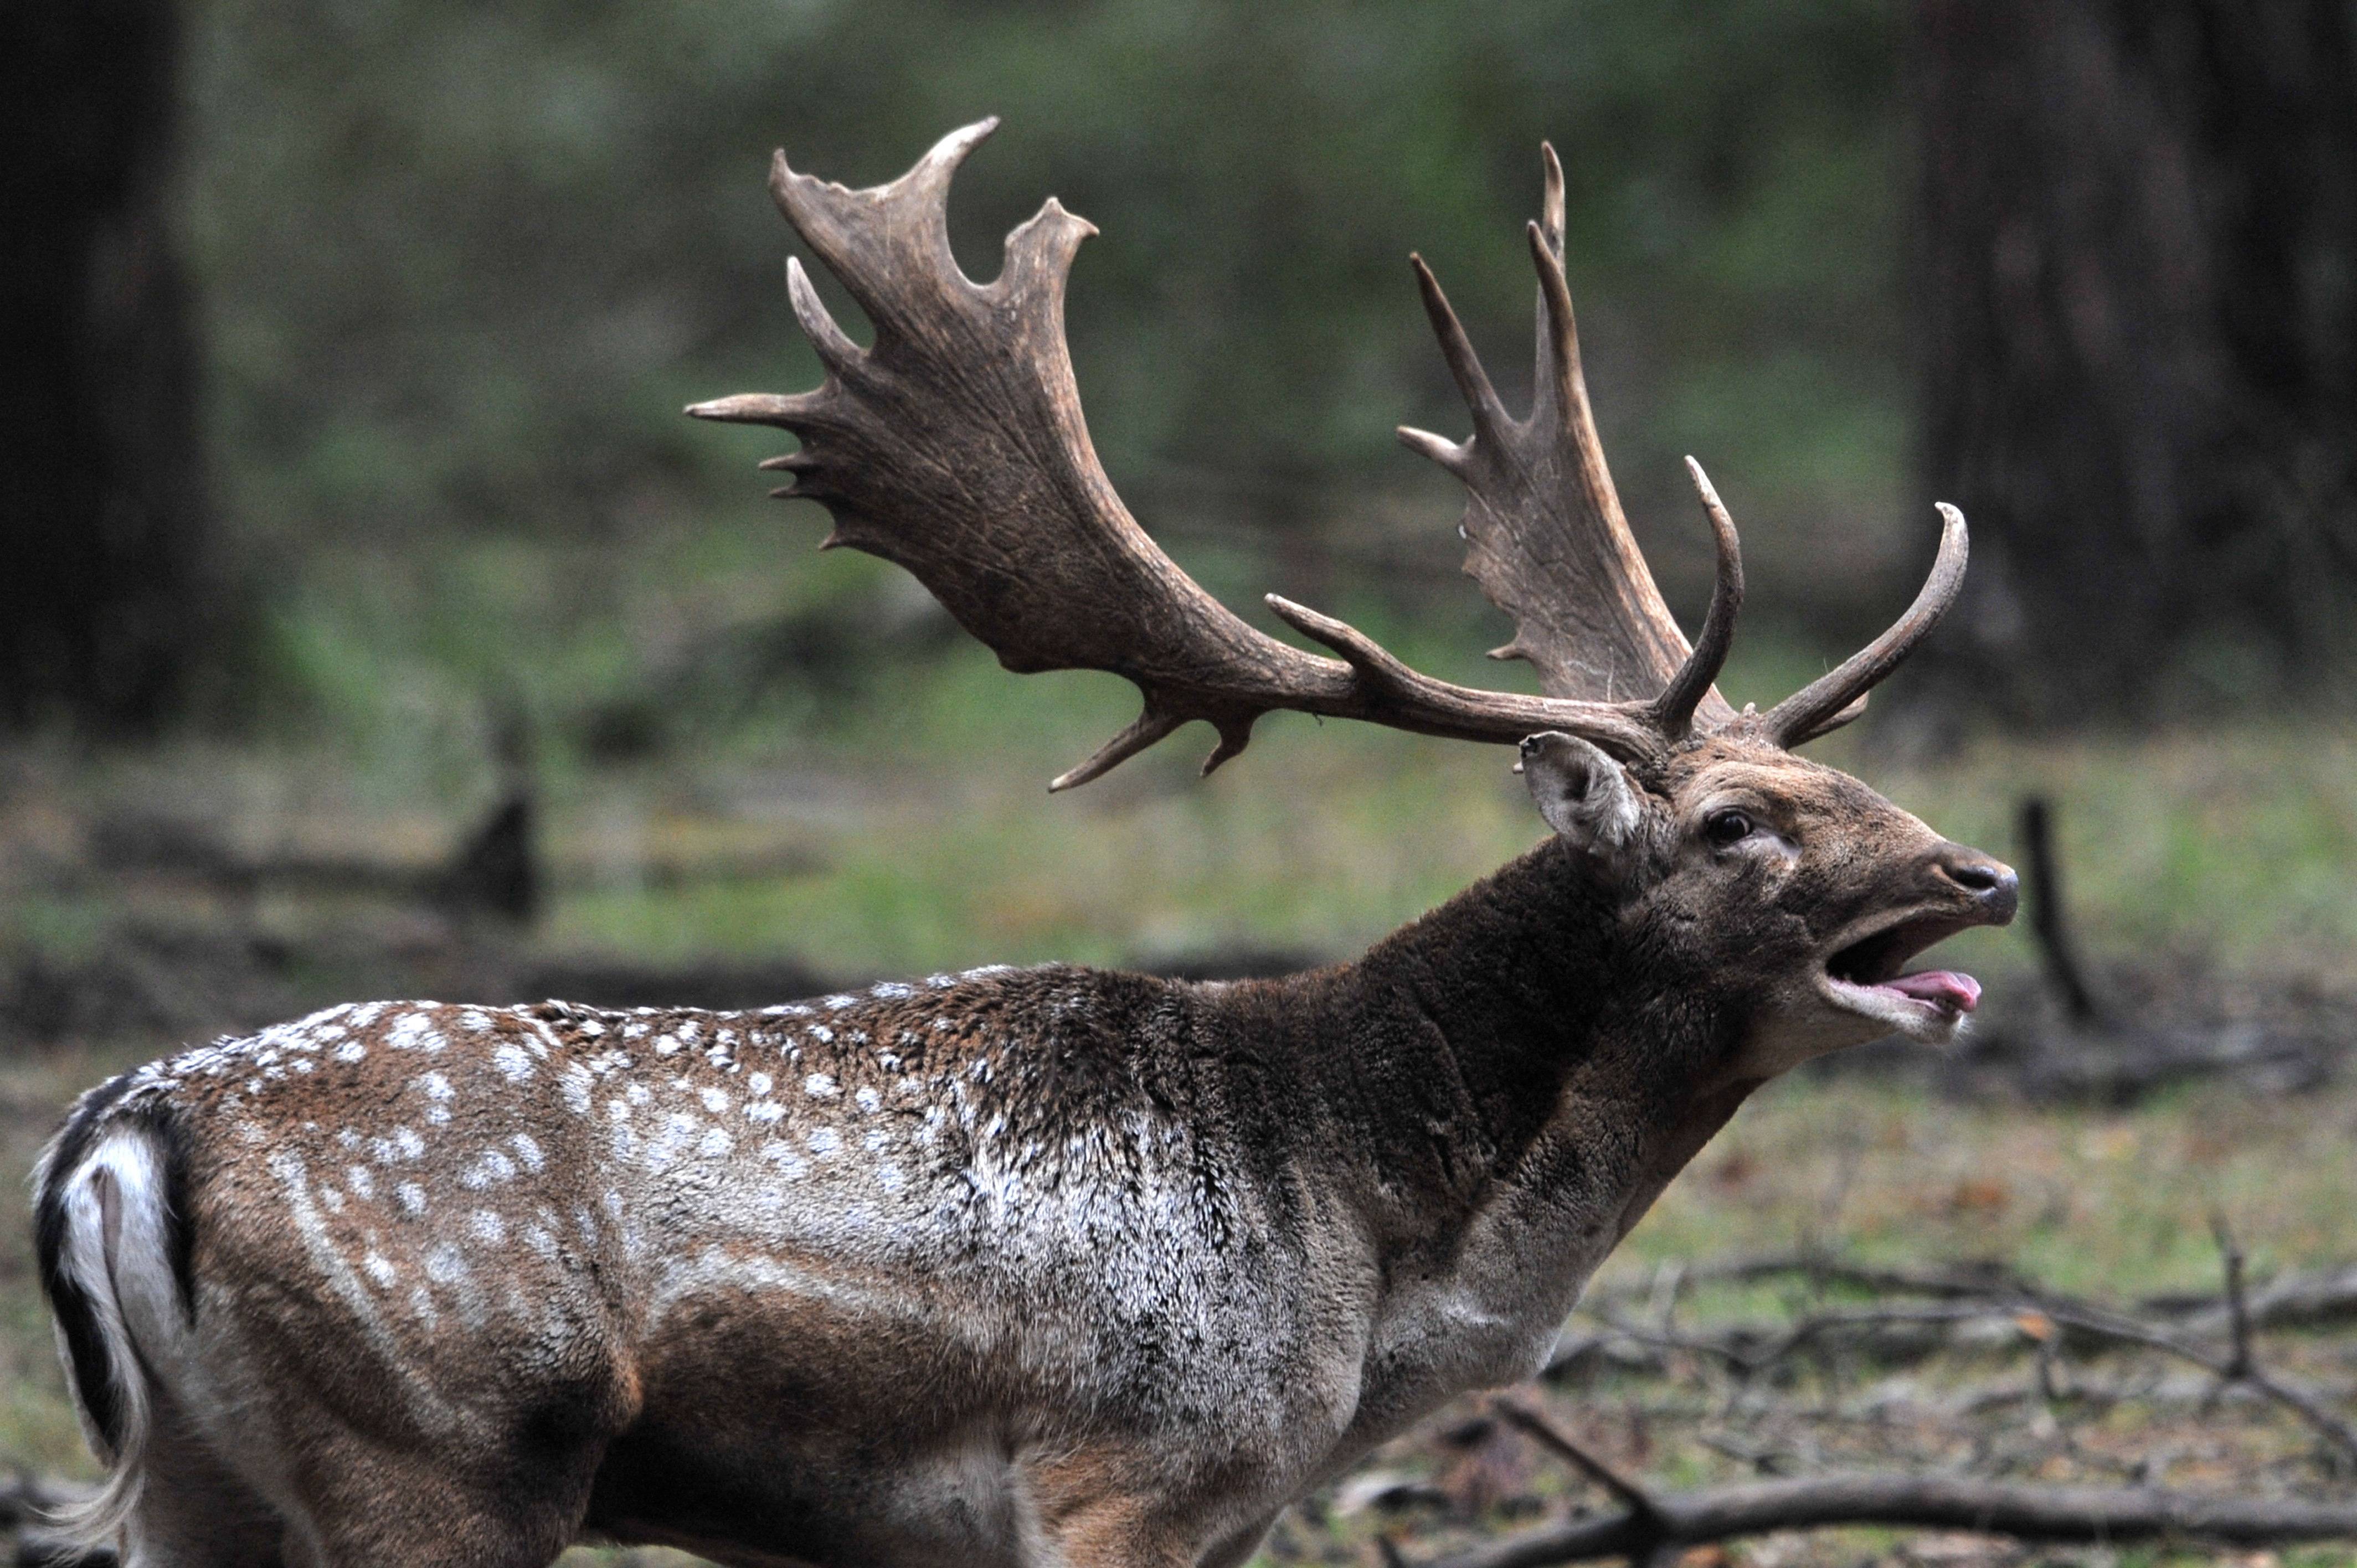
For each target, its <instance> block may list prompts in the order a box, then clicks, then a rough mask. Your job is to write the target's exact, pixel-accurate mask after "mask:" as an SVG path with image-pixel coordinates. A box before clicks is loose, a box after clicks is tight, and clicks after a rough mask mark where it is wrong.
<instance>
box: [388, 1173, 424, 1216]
mask: <svg viewBox="0 0 2357 1568" xmlns="http://www.w3.org/2000/svg"><path fill="white" fill-rule="evenodd" d="M393 1196H394V1197H398V1198H399V1199H401V1207H402V1208H405V1209H407V1210H408V1211H409V1212H410V1213H412V1214H423V1213H425V1188H424V1187H420V1186H418V1185H417V1184H416V1183H415V1182H414V1181H405V1182H403V1183H402V1184H401V1185H400V1186H399V1187H396V1188H394V1189H393Z"/></svg>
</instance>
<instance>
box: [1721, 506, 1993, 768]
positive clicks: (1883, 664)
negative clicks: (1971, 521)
mask: <svg viewBox="0 0 2357 1568" xmlns="http://www.w3.org/2000/svg"><path fill="white" fill-rule="evenodd" d="M1939 511H1940V521H1941V526H1940V553H1939V554H1938V555H1937V556H1936V557H1934V558H1933V560H1932V572H1931V575H1929V576H1928V577H1926V578H1925V579H1924V580H1923V587H1922V590H1921V592H1920V593H1918V594H1917V595H1916V596H1915V602H1914V603H1913V604H1911V605H1910V606H1909V607H1907V613H1906V614H1905V615H1902V616H1900V618H1898V620H1897V621H1895V622H1893V623H1892V624H1891V627H1890V629H1889V630H1888V631H1886V632H1884V633H1883V634H1882V635H1881V636H1880V637H1878V638H1876V639H1874V640H1873V641H1872V642H1869V643H1867V645H1866V646H1865V647H1864V648H1862V649H1860V650H1857V652H1856V653H1853V654H1851V655H1850V656H1849V658H1848V659H1847V660H1844V661H1843V663H1842V665H1841V667H1840V668H1838V669H1836V670H1834V671H1830V672H1828V673H1826V674H1824V675H1821V676H1819V677H1818V678H1817V679H1816V680H1814V681H1812V682H1809V684H1807V685H1806V686H1803V687H1802V688H1801V689H1800V690H1799V691H1797V692H1795V693H1792V695H1791V696H1789V697H1787V698H1785V699H1784V700H1783V701H1782V702H1781V703H1777V704H1776V705H1775V706H1774V707H1772V708H1770V709H1769V710H1768V712H1767V713H1766V714H1763V715H1762V716H1761V717H1760V727H1761V728H1762V729H1764V730H1765V731H1766V732H1767V733H1768V735H1769V736H1770V738H1772V739H1773V740H1774V741H1775V742H1776V744H1777V745H1779V746H1799V745H1801V744H1802V743H1803V742H1804V741H1810V740H1814V739H1815V738H1816V737H1817V736H1821V735H1824V734H1826V733H1827V732H1828V731H1831V730H1834V729H1836V728H1838V727H1840V725H1843V724H1845V723H1846V722H1847V721H1848V720H1849V719H1851V718H1854V717H1856V716H1857V713H1859V712H1862V711H1864V708H1865V702H1864V698H1865V695H1866V693H1867V691H1868V690H1869V689H1870V688H1872V687H1873V686H1875V685H1876V684H1877V683H1878V682H1880V681H1881V680H1882V679H1883V677H1884V676H1886V675H1889V673H1890V672H1891V671H1893V670H1896V669H1897V668H1899V666H1900V662H1901V661H1903V660H1905V659H1906V657H1907V656H1908V655H1909V654H1910V653H1912V652H1913V651H1914V650H1915V645H1916V644H1917V643H1919V642H1921V641H1922V640H1923V639H1924V638H1925V637H1927V636H1929V635H1930V634H1931V630H1932V628H1933V627H1935V626H1937V625H1939V624H1940V618H1941V617H1942V616H1944V615H1946V614H1947V613H1948V608H1949V607H1950V606H1952V605H1953V604H1954V603H1955V602H1956V596H1957V594H1958V593H1960V592H1962V591H1963V589H1964V560H1965V557H1966V556H1967V555H1968V554H1969V553H1970V552H1971V539H1970V537H1969V536H1968V535H1967V533H1966V532H1965V530H1964V513H1963V512H1961V511H1958V510H1956V509H1955V508H1954V507H1952V506H1950V505H1949V504H1948V503H1947V502H1945V501H1942V502H1940V503H1939Z"/></svg>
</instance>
